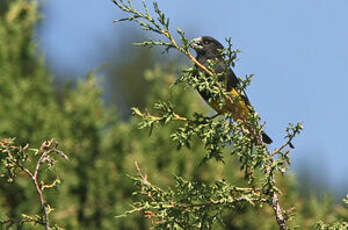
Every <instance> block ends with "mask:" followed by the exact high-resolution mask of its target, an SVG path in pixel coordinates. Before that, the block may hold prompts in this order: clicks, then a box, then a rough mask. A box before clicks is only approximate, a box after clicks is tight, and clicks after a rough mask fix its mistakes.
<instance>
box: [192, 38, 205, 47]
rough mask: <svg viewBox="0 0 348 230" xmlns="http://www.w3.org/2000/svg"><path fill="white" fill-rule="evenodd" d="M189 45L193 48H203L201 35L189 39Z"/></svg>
mask: <svg viewBox="0 0 348 230" xmlns="http://www.w3.org/2000/svg"><path fill="white" fill-rule="evenodd" d="M190 43H191V47H192V48H193V49H195V50H201V49H203V44H202V43H203V41H202V37H198V38H195V39H192V40H191V42H190Z"/></svg>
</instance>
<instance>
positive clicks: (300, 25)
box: [38, 0, 348, 192]
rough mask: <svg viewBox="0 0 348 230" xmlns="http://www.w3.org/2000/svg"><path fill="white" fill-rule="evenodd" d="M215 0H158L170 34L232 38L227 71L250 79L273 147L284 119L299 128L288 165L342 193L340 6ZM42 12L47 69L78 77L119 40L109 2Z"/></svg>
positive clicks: (343, 21)
mask: <svg viewBox="0 0 348 230" xmlns="http://www.w3.org/2000/svg"><path fill="white" fill-rule="evenodd" d="M134 1H135V2H136V1H138V0H134ZM216 2H217V3H214V4H213V3H212V1H207V0H201V1H187V0H170V1H169V0H167V1H164V0H162V1H158V3H159V5H160V8H162V10H163V11H164V12H165V13H166V14H167V15H168V16H169V17H170V18H171V22H172V29H173V31H174V30H175V28H176V27H180V28H181V29H183V30H184V31H187V35H188V37H189V38H194V37H197V36H200V35H211V36H213V37H215V38H217V39H218V40H220V41H224V38H226V37H231V38H232V41H233V43H234V46H235V48H238V49H240V50H242V53H241V54H240V56H239V58H240V60H239V61H238V63H237V65H236V68H235V69H234V70H235V72H236V73H237V75H239V76H244V75H245V74H251V73H253V74H255V78H254V81H253V84H252V85H251V86H250V87H249V88H248V91H247V92H248V95H249V98H250V100H251V102H252V103H253V104H254V105H255V107H256V109H257V111H258V112H259V114H260V115H261V117H262V118H263V120H264V121H266V123H267V124H266V131H267V132H268V133H269V135H270V136H271V137H272V138H273V139H274V140H275V144H276V145H278V144H280V143H281V141H282V136H283V134H284V131H283V130H284V128H285V126H286V125H287V123H288V122H289V121H291V122H296V121H303V122H304V127H305V130H304V132H303V133H302V134H301V135H300V136H299V137H298V138H297V139H296V140H295V141H294V144H295V146H296V149H295V151H293V153H292V156H293V161H294V165H293V168H295V169H296V168H298V167H300V166H303V165H306V167H307V169H308V171H310V172H312V173H314V174H315V175H316V176H319V177H322V178H323V180H327V182H328V184H329V185H330V187H331V188H335V187H342V186H344V188H346V191H347V192H348V182H347V176H346V175H347V173H348V154H347V151H346V146H345V142H346V141H347V136H348V135H347V130H348V122H347V115H348V103H347V99H348V90H347V86H348V77H347V74H348V30H347V22H348V14H347V12H348V1H346V0H336V1H327V0H307V1H303V0H301V1H300V0H293V1H277V0H268V1H255V0H254V1H251V0H239V1H236V0H234V1H231V0H220V1H216ZM43 14H44V15H43V16H44V18H43V19H44V20H43V21H42V24H41V26H40V27H39V31H40V32H39V33H38V39H39V42H40V49H41V50H42V51H43V53H44V55H45V56H46V59H47V60H48V62H49V63H50V65H51V67H52V69H53V70H55V71H56V72H57V73H59V72H60V70H68V71H69V72H72V73H74V74H76V75H78V76H83V75H84V74H85V73H86V72H88V71H90V70H92V69H94V68H97V67H98V66H100V65H101V64H102V62H104V61H105V60H103V59H102V57H100V56H97V55H96V53H97V52H95V51H96V50H97V49H99V48H100V46H99V44H97V42H98V41H100V40H104V41H109V42H113V41H114V42H115V43H116V42H119V40H118V36H116V37H115V34H116V35H117V34H119V33H121V32H124V30H122V28H124V27H125V26H126V25H124V24H123V25H121V24H113V23H112V20H114V19H117V18H119V17H122V16H124V14H122V13H121V12H120V11H119V10H118V9H117V8H116V7H115V6H114V5H113V4H112V2H111V0H74V1H71V0H59V1H45V2H44V6H43ZM108 61H110V60H108ZM111 61H112V60H111ZM273 147H274V146H273ZM311 159H314V160H315V162H314V163H309V162H310V160H311ZM306 162H307V163H306Z"/></svg>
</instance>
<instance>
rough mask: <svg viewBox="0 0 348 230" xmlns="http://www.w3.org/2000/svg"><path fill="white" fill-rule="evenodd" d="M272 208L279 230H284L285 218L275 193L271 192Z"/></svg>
mask: <svg viewBox="0 0 348 230" xmlns="http://www.w3.org/2000/svg"><path fill="white" fill-rule="evenodd" d="M272 207H273V210H274V213H275V215H276V219H277V223H278V225H279V229H281V230H286V221H285V218H284V216H283V210H282V208H281V207H280V204H279V199H278V194H277V193H276V192H273V196H272Z"/></svg>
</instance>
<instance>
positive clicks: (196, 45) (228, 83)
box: [190, 36, 273, 144]
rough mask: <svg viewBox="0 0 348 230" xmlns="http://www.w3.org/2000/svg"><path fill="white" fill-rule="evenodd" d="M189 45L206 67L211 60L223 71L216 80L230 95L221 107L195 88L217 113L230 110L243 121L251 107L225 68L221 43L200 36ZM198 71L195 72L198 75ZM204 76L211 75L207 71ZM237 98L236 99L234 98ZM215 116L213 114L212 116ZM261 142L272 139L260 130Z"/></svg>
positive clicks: (207, 94)
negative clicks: (222, 84)
mask: <svg viewBox="0 0 348 230" xmlns="http://www.w3.org/2000/svg"><path fill="white" fill-rule="evenodd" d="M190 44H191V47H192V48H193V49H194V50H195V51H196V54H197V55H196V60H197V61H198V62H199V63H200V64H201V65H203V66H204V67H206V68H208V69H209V67H210V66H211V64H210V63H211V62H214V63H215V66H214V67H215V73H216V74H219V73H225V76H220V77H219V79H218V81H219V82H221V83H222V82H224V83H225V84H224V85H225V90H226V91H227V92H230V96H227V97H228V98H226V99H225V102H226V103H225V105H224V106H223V107H220V106H219V103H218V102H216V101H212V100H209V99H210V97H211V96H210V93H209V92H208V91H207V90H202V89H197V91H198V93H199V94H200V95H201V97H202V98H203V99H204V100H205V101H206V102H207V103H208V104H209V105H210V107H212V108H213V109H214V110H215V111H216V112H217V115H221V114H224V113H226V112H230V113H231V114H232V118H233V120H235V121H245V120H246V119H247V118H248V116H249V115H250V113H251V112H252V111H253V107H252V105H251V103H250V100H249V98H248V96H247V94H246V92H245V90H244V89H242V90H241V89H240V88H238V86H240V80H239V79H238V78H237V77H236V75H235V74H234V72H233V71H232V69H231V67H230V66H228V67H227V68H226V63H225V61H224V59H223V55H222V53H221V51H222V50H223V49H224V47H223V45H222V44H221V43H220V42H219V41H217V40H216V39H215V38H213V37H211V36H201V37H198V38H195V39H193V40H191V43H190ZM195 67H196V69H197V70H198V71H204V70H202V68H200V67H199V66H198V65H197V63H196V64H195ZM198 74H199V73H198V72H197V73H196V74H195V75H197V76H198ZM205 76H207V77H211V76H210V75H209V74H208V73H205ZM236 97H237V98H238V100H237V101H236V99H235V98H236ZM214 117H215V116H214ZM261 138H262V142H263V143H266V144H271V143H272V142H273V141H272V139H271V138H270V137H269V136H268V135H267V134H266V133H265V132H264V131H261Z"/></svg>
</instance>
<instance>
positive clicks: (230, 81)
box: [215, 61, 251, 106]
mask: <svg viewBox="0 0 348 230" xmlns="http://www.w3.org/2000/svg"><path fill="white" fill-rule="evenodd" d="M215 71H216V73H222V72H224V71H226V65H225V63H224V62H222V61H221V62H219V63H218V65H217V66H216V70H215ZM226 76H227V79H225V77H224V76H221V79H219V80H220V81H225V83H226V91H227V92H230V91H231V90H232V89H233V88H234V89H235V90H237V91H238V93H239V94H240V97H241V98H242V100H243V101H244V102H245V104H246V105H248V106H251V103H250V101H249V98H248V96H247V94H246V92H245V90H244V89H243V90H238V89H237V86H239V85H240V81H239V79H238V78H237V77H236V75H235V74H234V72H233V70H232V69H231V68H230V67H229V68H228V69H227V71H226Z"/></svg>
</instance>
